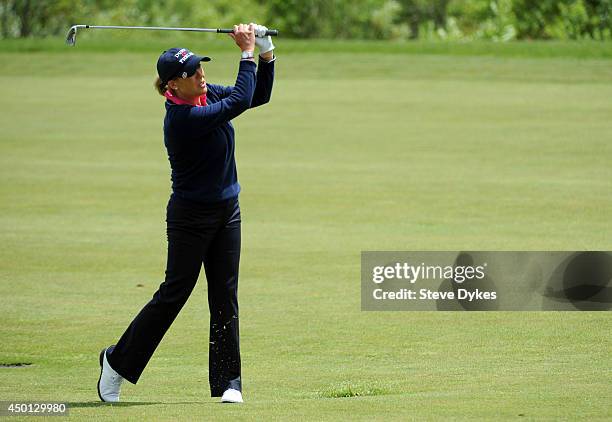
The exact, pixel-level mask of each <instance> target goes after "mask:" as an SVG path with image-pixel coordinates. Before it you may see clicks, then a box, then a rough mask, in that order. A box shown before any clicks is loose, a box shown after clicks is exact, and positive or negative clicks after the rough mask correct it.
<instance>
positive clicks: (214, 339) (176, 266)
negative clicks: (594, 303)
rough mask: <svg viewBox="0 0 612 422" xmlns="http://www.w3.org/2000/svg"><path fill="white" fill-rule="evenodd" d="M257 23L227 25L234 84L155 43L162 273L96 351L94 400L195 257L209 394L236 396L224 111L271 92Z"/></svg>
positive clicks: (230, 176) (177, 300) (269, 48)
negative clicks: (158, 49)
mask: <svg viewBox="0 0 612 422" xmlns="http://www.w3.org/2000/svg"><path fill="white" fill-rule="evenodd" d="M266 30H267V28H266V27H264V26H261V25H255V24H249V25H245V24H240V25H236V26H234V32H233V33H232V34H230V36H231V37H232V38H233V39H234V41H235V42H236V45H237V46H238V47H239V48H240V50H241V51H242V56H241V60H240V66H239V69H238V76H237V78H236V84H235V85H234V86H219V85H213V84H208V83H207V82H206V77H205V74H204V70H203V69H202V67H201V65H200V62H207V61H210V58H209V57H203V56H197V55H195V54H194V53H192V52H191V51H189V50H187V49H184V48H172V49H170V50H167V51H164V52H163V53H162V55H161V56H160V57H159V59H158V61H157V72H158V75H159V77H158V79H157V81H156V83H155V86H156V89H157V90H158V91H159V93H160V94H161V95H163V96H164V97H165V98H166V103H165V106H166V116H165V119H164V143H165V146H166V149H167V151H168V158H169V161H170V166H171V168H172V195H171V196H170V200H169V202H168V207H167V217H166V223H167V236H168V260H167V267H166V277H165V281H164V282H163V283H161V285H160V286H159V289H158V290H157V292H155V294H154V295H153V298H152V299H151V301H150V302H149V303H147V304H146V305H145V306H144V308H143V309H142V310H141V311H140V313H139V314H138V315H137V316H136V318H134V320H133V321H132V323H131V324H130V325H129V327H128V328H127V330H126V331H125V333H124V334H123V335H122V336H121V338H120V339H119V341H118V342H117V344H116V345H114V346H110V347H107V348H105V349H103V350H102V352H101V353H100V366H101V372H100V378H99V380H98V395H99V396H100V399H101V400H103V401H107V402H116V401H119V393H120V388H121V383H122V381H123V379H127V380H128V381H129V382H131V383H133V384H136V383H137V382H138V379H139V377H140V375H141V374H142V371H143V370H144V368H145V366H146V365H147V363H148V362H149V359H150V358H151V356H152V355H153V352H154V351H155V349H156V348H157V346H158V344H159V342H160V341H161V339H162V338H163V336H164V334H165V333H166V331H167V330H168V328H169V327H170V325H171V324H172V322H173V321H174V319H175V318H176V316H177V315H178V313H179V311H180V310H181V308H182V307H183V305H184V304H185V302H186V301H187V298H188V297H189V295H190V294H191V291H192V290H193V288H194V286H195V284H196V281H197V279H198V275H199V273H200V268H201V266H202V264H204V269H205V272H206V280H207V283H208V304H209V309H210V345H209V382H210V389H211V396H212V397H221V401H222V402H229V403H241V402H242V401H243V400H242V386H241V379H240V346H239V334H238V298H237V290H238V264H239V259H240V221H241V220H240V208H239V205H238V193H239V192H240V185H239V184H238V180H237V173H236V163H235V160H234V128H233V126H232V124H231V120H232V119H233V118H235V117H237V116H239V115H240V114H242V113H243V112H245V111H246V110H247V109H249V108H252V107H257V106H259V105H262V104H265V103H267V102H268V101H269V100H270V95H271V92H272V83H273V80H274V54H273V50H274V45H273V44H272V40H271V38H270V37H269V36H267V37H266V36H265V33H266ZM255 45H257V47H258V48H259V52H260V54H259V66H257V65H256V64H255V59H254V57H253V51H254V47H255Z"/></svg>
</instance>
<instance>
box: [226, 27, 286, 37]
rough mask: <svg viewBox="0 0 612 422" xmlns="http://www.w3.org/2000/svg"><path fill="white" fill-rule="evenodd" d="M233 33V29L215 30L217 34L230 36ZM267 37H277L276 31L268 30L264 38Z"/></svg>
mask: <svg viewBox="0 0 612 422" xmlns="http://www.w3.org/2000/svg"><path fill="white" fill-rule="evenodd" d="M233 32H234V30H233V29H217V33H219V34H231V33H233ZM267 35H271V36H273V37H276V36H278V29H268V30H267V31H266V36H267Z"/></svg>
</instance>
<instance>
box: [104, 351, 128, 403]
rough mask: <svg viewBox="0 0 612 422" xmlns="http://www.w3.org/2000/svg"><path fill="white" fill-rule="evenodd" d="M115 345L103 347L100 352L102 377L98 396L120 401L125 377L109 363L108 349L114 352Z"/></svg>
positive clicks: (109, 400)
mask: <svg viewBox="0 0 612 422" xmlns="http://www.w3.org/2000/svg"><path fill="white" fill-rule="evenodd" d="M114 347H115V346H110V347H108V348H104V349H102V352H100V378H99V379H98V396H99V397H100V400H102V401H106V402H118V401H119V393H121V383H122V382H123V377H122V376H121V375H119V374H118V373H117V372H115V370H114V369H113V368H111V366H110V365H109V363H108V359H107V358H106V351H107V350H110V351H111V352H112V350H113V348H114Z"/></svg>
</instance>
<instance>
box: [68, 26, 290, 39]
mask: <svg viewBox="0 0 612 422" xmlns="http://www.w3.org/2000/svg"><path fill="white" fill-rule="evenodd" d="M75 26H76V27H77V28H95V29H146V30H156V31H189V32H216V33H219V34H230V33H233V32H234V30H233V29H222V28H216V29H215V28H172V27H166V26H116V25H75ZM266 35H272V36H276V35H278V30H276V29H268V30H267V31H266Z"/></svg>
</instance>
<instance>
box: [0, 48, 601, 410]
mask: <svg viewBox="0 0 612 422" xmlns="http://www.w3.org/2000/svg"><path fill="white" fill-rule="evenodd" d="M92 38H93V37H91V38H89V39H92ZM194 39H195V38H189V39H187V38H185V39H184V40H189V43H188V44H187V46H188V47H191V48H193V49H194V50H195V51H198V52H207V51H206V50H204V49H202V48H199V47H198V44H197V43H195V42H194ZM181 40H183V39H181ZM52 41H53V42H55V43H58V44H56V45H60V44H59V43H61V42H62V40H52ZM79 42H80V43H81V44H79V45H78V46H77V47H76V48H75V49H68V48H59V47H58V48H56V47H53V48H51V47H50V46H51V45H52V42H51V41H46V42H45V43H42V44H40V45H38V44H37V45H35V46H34V47H35V48H34V47H33V46H32V43H31V42H30V43H29V44H27V43H26V44H11V43H4V44H2V43H0V47H2V48H0V86H1V87H2V95H1V97H0V106H1V113H0V128H1V130H0V176H1V178H2V179H1V180H2V183H1V185H0V198H1V201H0V241H1V244H2V253H1V254H0V298H1V300H0V316H1V321H2V323H1V325H0V363H14V362H26V363H31V365H30V366H26V367H17V368H6V367H0V400H21V401H25V400H29V401H33V400H49V401H50V400H52V401H61V402H68V403H69V405H70V419H74V420H78V419H89V420H98V419H106V420H117V419H132V420H136V419H139V420H143V421H148V420H178V419H182V420H193V419H205V420H236V419H237V420H253V421H267V420H276V419H278V420H329V421H339V420H361V419H362V420H385V421H386V420H407V419H410V418H416V419H448V418H451V419H469V420H472V419H474V418H476V419H489V420H491V419H498V418H502V419H515V418H519V417H520V416H524V418H525V419H570V420H573V419H588V420H597V419H599V420H606V419H607V420H609V419H610V418H612V371H611V368H612V352H611V350H612V337H611V335H610V333H611V332H612V319H611V317H610V313H606V312H600V313H596V312H583V313H580V312H565V313H556V312H547V313H546V312H514V313H512V312H490V313H459V312H457V313H449V312H437V313H434V312H432V313H416V312H415V313H410V312H405V313H401V312H387V313H382V312H371V313H368V312H361V311H360V252H361V251H362V250H460V249H467V250H582V249H590V250H592V249H594V250H611V249H612V54H611V47H610V44H597V45H594V47H593V46H592V47H591V49H590V50H589V49H587V50H585V51H587V52H589V51H590V53H588V54H586V56H585V54H582V53H580V50H578V49H576V48H575V46H573V45H563V44H552V46H551V47H546V46H545V45H544V44H533V46H531V45H529V44H518V43H517V44H512V45H511V46H509V47H508V49H509V51H510V53H508V54H505V53H504V46H503V45H499V44H497V45H493V46H487V45H486V44H480V45H479V46H478V45H477V46H476V47H473V48H471V47H465V46H461V45H457V50H456V51H454V49H453V45H452V44H451V45H450V47H448V46H447V47H444V48H443V49H441V47H439V45H438V46H436V45H431V46H430V47H431V51H432V52H434V53H435V54H427V51H428V45H427V44H418V45H416V47H414V48H412V47H411V48H404V47H402V46H397V47H393V46H392V45H391V46H386V47H385V48H377V46H378V45H382V44H376V43H373V44H367V43H365V44H356V45H351V44H350V43H345V44H342V43H340V44H334V45H335V46H336V47H337V52H332V51H329V49H328V50H325V49H323V48H321V50H319V49H318V47H317V46H322V45H324V44H323V43H322V42H318V43H313V46H314V47H312V48H310V49H309V48H308V44H305V43H296V42H293V43H291V42H286V41H284V40H282V39H279V40H278V42H277V44H278V47H279V49H278V61H277V80H276V84H275V88H274V93H273V97H272V102H271V103H270V104H269V105H268V106H266V107H263V108H261V109H257V110H252V111H249V112H248V113H247V114H246V115H244V116H241V117H239V118H238V119H236V120H235V122H234V123H235V126H236V128H237V139H236V143H237V161H238V172H239V178H240V181H241V184H242V187H243V192H242V194H241V206H242V213H243V250H242V264H241V279H240V295H239V296H240V304H241V333H242V335H241V346H242V358H243V379H244V394H245V400H246V403H245V405H243V406H222V405H220V404H218V403H217V399H212V398H210V397H209V389H208V368H207V365H208V364H207V362H208V350H207V348H208V308H207V304H206V281H205V278H204V275H203V272H202V275H201V277H200V281H199V284H198V286H197V287H196V289H195V291H194V293H193V295H192V296H191V298H190V300H189V302H188V303H187V305H186V306H185V308H184V309H183V311H182V313H181V314H180V315H179V317H178V319H177V320H176V322H175V323H174V325H173V326H172V328H171V329H170V331H169V332H168V334H167V336H166V337H165V338H164V340H163V342H162V344H161V345H160V347H159V349H158V350H157V352H156V354H155V356H154V357H153V359H152V360H151V362H150V364H149V366H148V367H147V369H146V371H145V372H144V374H143V376H142V378H141V381H140V383H139V384H138V385H137V386H133V385H131V384H126V385H125V387H124V388H123V391H122V399H123V400H124V403H122V404H119V405H114V406H113V405H106V404H101V403H98V397H97V393H96V388H95V387H96V382H97V379H98V362H97V358H98V353H99V351H100V349H101V348H102V347H103V346H107V345H109V344H111V343H113V342H115V341H116V340H117V339H118V338H119V336H120V335H121V333H122V332H123V330H124V329H125V327H126V326H127V324H128V323H129V322H130V321H131V319H132V318H133V317H134V315H135V314H136V313H137V312H138V311H139V310H140V308H141V307H142V306H143V305H144V304H145V303H146V302H147V301H148V300H149V299H150V297H151V296H152V294H153V293H154V292H155V290H156V288H157V286H158V285H159V283H161V282H162V281H163V276H164V269H165V258H166V256H165V254H166V237H165V222H164V218H165V207H166V203H167V200H168V195H169V192H170V177H169V174H170V172H169V164H168V161H167V158H166V152H165V149H164V146H163V139H162V117H163V112H164V109H163V101H162V98H161V97H159V96H158V95H157V94H156V93H155V92H154V90H153V88H152V82H153V77H154V75H155V62H156V59H157V56H158V54H159V52H161V49H162V48H163V47H164V46H165V47H171V46H173V45H172V44H175V43H174V42H160V41H159V39H156V40H152V41H151V44H150V45H148V46H145V48H140V47H134V48H133V50H132V51H129V44H128V46H127V47H126V45H125V44H123V45H119V44H115V45H116V46H117V47H121V51H118V52H114V51H113V47H112V45H110V46H109V45H105V47H104V49H102V48H98V49H96V48H93V47H88V45H87V42H86V38H83V40H79ZM138 45H139V46H142V45H144V43H143V42H142V41H141V43H140V44H138ZM543 45H544V47H543ZM41 46H42V47H41ZM45 46H47V47H49V48H47V49H45V48H43V47H45ZM351 46H352V47H351ZM362 47H363V48H362ZM29 50H39V51H29ZM234 50H235V51H234ZM210 51H211V54H212V55H213V56H214V61H213V62H211V63H210V64H208V65H207V66H206V72H207V78H208V80H209V81H210V82H216V83H224V84H229V83H233V80H234V77H235V72H236V70H237V65H238V57H239V54H237V52H238V50H237V49H234V48H233V47H231V44H230V41H229V40H226V41H225V44H220V43H219V44H213V45H212V46H211V48H210ZM543 51H544V52H545V53H542V52H543ZM551 51H552V53H551ZM517 52H518V53H520V54H518V53H517ZM530 52H533V54H531V55H530ZM515 53H517V54H515ZM345 396H353V397H345Z"/></svg>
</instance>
